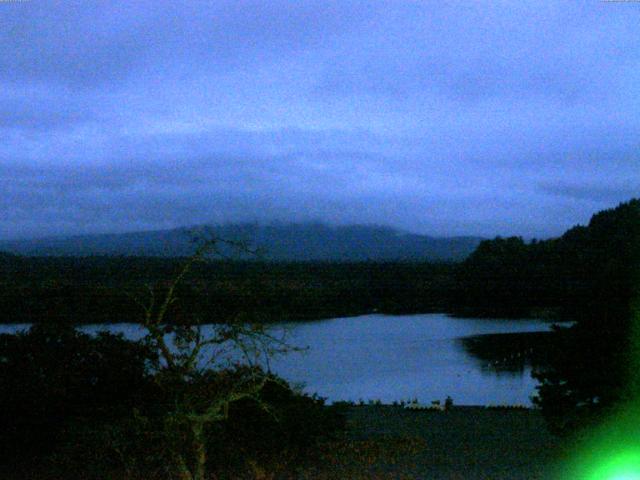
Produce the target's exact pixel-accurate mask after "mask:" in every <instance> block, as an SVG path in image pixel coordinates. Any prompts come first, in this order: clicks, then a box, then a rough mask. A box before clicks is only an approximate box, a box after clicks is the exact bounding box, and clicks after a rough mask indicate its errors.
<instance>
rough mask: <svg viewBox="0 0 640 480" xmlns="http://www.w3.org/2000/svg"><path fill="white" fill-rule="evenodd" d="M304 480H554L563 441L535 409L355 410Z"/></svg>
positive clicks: (306, 470) (367, 407) (365, 408)
mask: <svg viewBox="0 0 640 480" xmlns="http://www.w3.org/2000/svg"><path fill="white" fill-rule="evenodd" d="M347 418H348V431H347V433H346V434H345V436H344V437H343V438H340V439H338V440H336V441H334V442H331V443H327V444H325V445H323V448H322V450H321V452H320V454H319V458H318V460H317V463H315V464H314V465H311V466H309V467H308V468H306V469H304V471H303V472H302V473H301V475H300V478H303V479H309V480H310V479H336V480H337V479H345V478H350V479H371V478H375V479H429V480H439V479H442V480H444V479H447V480H452V479H461V480H462V479H464V480H475V479H492V480H500V479H504V480H518V479H527V480H533V479H553V474H552V466H553V464H554V463H555V462H557V461H558V460H559V458H560V455H561V453H560V452H561V448H560V444H559V440H558V439H557V438H556V437H554V436H552V435H551V434H550V433H549V432H548V431H547V429H546V426H545V423H544V421H543V419H542V416H541V415H540V412H539V411H537V410H532V409H518V410H516V409H513V410H512V409H487V408H484V407H453V409H451V410H450V411H447V412H439V411H408V410H405V409H403V408H401V407H395V406H369V405H367V406H355V407H351V408H350V409H349V410H348V412H347Z"/></svg>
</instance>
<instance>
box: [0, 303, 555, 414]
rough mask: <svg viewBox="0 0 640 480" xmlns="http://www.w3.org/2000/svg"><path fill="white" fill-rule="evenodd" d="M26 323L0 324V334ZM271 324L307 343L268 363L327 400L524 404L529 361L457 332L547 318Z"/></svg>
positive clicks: (512, 329)
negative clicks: (469, 346)
mask: <svg viewBox="0 0 640 480" xmlns="http://www.w3.org/2000/svg"><path fill="white" fill-rule="evenodd" d="M28 327H29V326H28V325H0V333H2V332H13V331H16V330H17V329H25V328H28ZM205 328H214V327H212V326H206V327H205ZM273 329H274V331H275V332H276V334H279V333H280V332H282V331H284V330H286V331H287V332H288V333H287V335H288V342H289V343H290V344H292V345H295V346H299V347H309V348H308V349H307V350H306V351H304V352H293V353H289V354H288V355H286V356H284V357H281V358H276V359H274V360H273V361H272V363H271V367H272V370H273V371H275V372H276V373H278V374H280V375H282V376H283V377H284V378H286V379H287V380H289V381H291V382H294V383H301V384H304V389H305V391H307V392H309V393H317V394H319V395H320V396H322V397H327V398H328V400H329V401H337V400H352V401H359V400H365V401H367V400H374V399H379V400H381V401H383V402H385V403H387V402H393V401H398V400H406V399H411V398H417V399H418V400H419V401H421V402H430V401H432V400H444V398H445V397H446V396H451V397H452V398H453V400H454V402H455V403H456V404H462V405H488V404H525V405H530V404H531V401H530V397H531V396H532V395H534V394H535V380H534V379H532V378H531V367H530V366H529V365H526V364H524V365H523V367H522V369H521V370H519V371H512V372H500V371H496V370H495V369H492V368H491V366H490V365H483V364H482V362H480V361H479V360H478V359H477V358H475V357H473V356H472V355H470V354H469V353H468V352H467V351H466V350H465V349H464V347H463V346H462V343H461V342H460V339H461V338H464V337H469V336H474V335H482V334H489V333H522V332H539V331H546V330H548V329H549V324H547V323H544V322H542V321H539V320H530V319H529V320H488V319H468V318H452V317H449V316H447V315H444V314H422V315H400V316H397V315H378V314H375V315H363V316H359V317H349V318H334V319H329V320H320V321H312V322H303V323H298V322H291V323H282V324H278V325H276V326H274V327H273ZM83 330H85V331H88V332H96V331H99V330H109V331H112V332H122V333H124V335H125V336H126V337H128V338H131V339H137V338H140V337H141V336H142V335H143V334H144V330H143V329H142V328H141V327H140V326H139V325H136V324H112V325H89V326H85V327H83Z"/></svg>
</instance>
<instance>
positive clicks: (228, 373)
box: [0, 324, 344, 479]
mask: <svg viewBox="0 0 640 480" xmlns="http://www.w3.org/2000/svg"><path fill="white" fill-rule="evenodd" d="M153 360H154V353H153V352H152V351H150V350H148V348H147V347H146V346H145V345H143V344H141V343H137V342H132V341H128V340H124V339H123V338H122V337H121V336H118V335H112V334H107V333H101V334H99V335H98V336H90V335H87V334H84V333H81V332H78V331H77V330H76V329H75V328H74V327H72V326H69V325H61V324H57V325H56V324H41V325H36V326H34V327H33V328H32V329H31V330H30V331H29V332H27V333H19V334H17V335H1V336H0V385H1V387H2V388H1V389H0V422H1V424H2V426H3V429H2V430H0V452H1V453H0V454H1V455H2V457H1V458H0V464H1V465H3V469H0V475H2V474H5V473H7V474H8V473H9V472H11V471H13V472H16V471H19V472H23V473H22V474H21V475H22V477H21V478H28V477H29V473H28V472H30V471H35V472H37V473H34V476H35V477H38V478H57V477H56V476H57V475H63V476H68V475H70V474H71V472H73V475H77V476H78V478H96V479H97V478H107V477H108V476H109V475H116V476H117V475H124V476H127V478H173V477H172V475H174V474H175V471H173V470H172V463H173V461H174V457H173V455H174V454H175V453H176V452H178V451H180V450H181V449H182V448H185V447H187V446H188V444H187V442H189V440H190V438H191V436H190V432H189V431H186V430H184V429H183V426H182V425H180V424H176V425H172V424H171V415H167V414H168V413H171V412H172V411H173V410H174V409H175V408H176V405H181V407H180V408H185V409H187V410H189V409H190V408H196V406H195V404H194V402H196V403H198V402H199V403H202V404H203V405H204V404H206V403H207V402H209V401H211V399H215V398H218V397H220V395H221V392H224V390H225V389H227V388H230V386H231V385H233V384H235V383H237V382H238V381H239V379H240V377H242V376H243V375H245V374H246V373H247V372H245V371H244V370H242V369H231V370H221V371H212V370H209V371H205V372H203V373H202V374H199V375H197V376H195V377H192V378H191V379H190V380H189V381H187V382H185V381H182V382H180V381H176V383H175V384H171V383H170V382H167V381H166V380H163V381H161V382H158V381H156V378H155V376H156V375H157V373H154V372H153V371H150V370H149V364H150V363H152V361H153ZM265 406H268V408H267V409H265ZM343 428H344V420H343V418H342V416H341V415H340V412H339V411H338V410H337V408H336V407H328V406H325V405H324V402H323V401H322V399H318V398H316V397H310V396H307V395H302V394H299V393H295V392H294V391H293V390H292V389H291V388H290V387H289V386H288V385H287V384H286V382H284V381H283V380H281V379H279V378H276V377H272V380H271V381H269V382H267V383H265V385H264V387H263V388H262V391H261V392H260V393H259V402H256V401H254V400H251V399H247V400H244V401H241V402H238V403H237V404H232V406H231V408H230V411H229V417H228V419H227V420H226V421H224V422H220V423H219V424H216V425H213V426H212V427H211V428H210V429H209V431H208V450H209V451H210V452H212V454H211V456H210V458H209V460H208V463H209V465H208V468H209V469H210V471H214V472H217V473H218V475H219V477H220V478H223V477H224V475H229V474H230V473H229V472H236V473H238V474H243V473H247V472H249V471H250V470H251V468H254V469H255V468H264V469H266V470H269V469H276V470H278V469H280V470H282V469H285V468H289V467H291V465H290V463H291V462H293V461H295V462H300V461H302V459H303V458H305V457H306V456H307V455H308V454H309V453H310V451H311V448H312V447H313V446H314V445H315V444H316V442H317V441H318V440H320V439H321V438H326V437H327V436H330V435H332V434H334V433H335V432H337V431H340V430H341V429H343Z"/></svg>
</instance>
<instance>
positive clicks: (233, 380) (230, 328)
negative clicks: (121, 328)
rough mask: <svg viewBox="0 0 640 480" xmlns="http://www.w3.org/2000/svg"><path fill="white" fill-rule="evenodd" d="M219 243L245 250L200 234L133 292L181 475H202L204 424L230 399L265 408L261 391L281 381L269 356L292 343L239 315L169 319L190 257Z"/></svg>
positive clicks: (185, 478) (225, 414) (216, 418)
mask: <svg viewBox="0 0 640 480" xmlns="http://www.w3.org/2000/svg"><path fill="white" fill-rule="evenodd" d="M221 243H222V244H224V245H225V246H227V247H229V246H230V247H233V248H236V249H239V250H242V251H243V252H245V253H246V252H247V251H248V250H247V249H246V247H245V246H244V245H242V244H239V243H235V242H229V241H221V240H219V239H215V238H211V237H210V238H207V239H206V240H204V241H201V242H200V245H199V246H198V247H197V249H196V252H195V253H194V255H193V256H191V257H190V258H189V259H188V260H187V261H186V262H185V263H184V265H183V266H182V268H181V270H180V271H179V272H178V274H177V275H176V276H175V278H174V279H172V280H171V281H170V282H169V283H168V284H166V285H165V286H164V288H152V287H149V289H148V292H149V294H148V297H147V299H146V300H140V299H137V302H138V304H139V305H140V306H141V308H142V309H143V311H144V319H143V325H144V327H145V328H146V329H147V332H148V333H147V335H146V336H145V337H144V339H143V343H144V344H145V345H146V346H147V347H148V348H149V349H150V350H151V351H153V352H155V353H156V354H157V355H156V356H155V357H154V360H155V361H154V364H153V371H154V379H155V382H156V384H157V386H158V388H159V395H160V396H161V398H162V403H163V408H164V411H163V412H162V413H161V416H162V422H163V426H164V431H165V432H167V435H168V437H170V438H168V439H167V440H169V441H168V442H167V445H168V448H169V449H170V452H169V454H170V456H171V457H172V459H173V462H174V466H175V468H176V470H177V473H178V475H179V477H180V479H181V480H204V479H205V477H206V467H207V458H208V452H207V444H208V437H209V434H210V430H211V427H212V426H213V425H216V424H219V423H220V422H223V421H225V420H227V419H228V418H229V409H230V406H231V405H232V404H234V403H238V402H241V401H244V400H251V401H253V402H254V403H255V404H256V405H257V406H259V407H260V408H261V409H262V410H263V411H265V412H270V411H271V408H270V406H269V405H268V404H267V403H266V402H265V401H263V399H262V398H261V395H260V394H261V392H262V391H263V389H264V388H265V386H266V385H267V383H270V382H271V383H278V382H281V381H280V380H278V379H277V378H276V377H275V376H273V375H271V374H270V373H269V359H270V358H272V357H273V356H274V355H280V354H284V353H287V352H289V351H291V350H294V348H293V347H291V346H290V345H288V344H287V343H286V341H285V339H284V338H283V337H279V338H277V337H275V336H274V335H272V334H270V333H269V332H268V331H267V330H266V329H265V328H264V327H263V326H262V325H260V324H257V323H251V322H247V321H246V320H245V319H243V318H238V319H236V321H234V322H231V323H224V324H216V325H208V326H206V327H203V321H202V319H200V318H182V319H181V322H180V323H175V322H172V321H171V319H170V318H168V317H169V316H170V311H171V307H172V305H173V304H175V303H176V302H177V301H178V296H177V291H178V289H179V287H180V285H181V283H182V282H184V280H185V278H186V277H187V276H188V274H189V272H190V271H191V269H192V267H193V266H194V264H195V263H197V262H202V261H207V259H208V258H209V257H210V256H211V255H212V254H220V251H219V250H218V246H219V244H221ZM208 323H210V322H208ZM287 388H288V387H287ZM176 439H181V441H179V442H176V441H175V440H176Z"/></svg>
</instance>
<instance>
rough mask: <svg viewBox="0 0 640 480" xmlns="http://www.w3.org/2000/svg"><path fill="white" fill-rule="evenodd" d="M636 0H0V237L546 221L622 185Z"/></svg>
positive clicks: (631, 134) (632, 192) (637, 160)
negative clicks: (195, 227) (283, 224)
mask: <svg viewBox="0 0 640 480" xmlns="http://www.w3.org/2000/svg"><path fill="white" fill-rule="evenodd" d="M639 24H640V3H633V2H617V3H614V2H601V1H587V2H568V3H563V2H537V1H536V2H525V1H518V2H499V1H496V2H494V1H492V2H439V1H433V2H427V1H425V2H417V1H416V2H400V1H389V2H382V1H377V2H357V1H353V0H345V1H342V2H337V1H328V0H323V1H317V2H309V1H301V0H296V1H290V2H279V1H269V2H265V1H255V2H250V1H228V2H227V1H207V2H204V1H203V2H197V1H189V2H186V1H185V2H182V1H160V0H154V1H135V2H131V1H126V2H118V1H113V0H109V1H98V0H93V1H90V2H89V1H87V2H74V1H64V2H54V1H52V2H47V1H43V0H31V1H23V2H0V139H1V141H0V186H1V188H2V192H3V193H2V195H1V196H0V211H2V212H4V213H3V214H2V218H1V221H0V238H20V237H30V236H43V235H53V234H70V233H93V232H121V231H130V230H138V229H157V228H167V227H175V226H183V225H192V224H196V223H203V222H224V221H260V222H269V221H272V220H284V221H287V220H293V221H299V220H324V221H327V222H332V223H341V224H342V223H379V224H387V225H391V226H395V227H399V228H402V229H406V230H410V231H414V232H421V233H427V234H431V235H461V234H468V235H484V236H493V235H497V234H501V235H524V236H527V237H532V236H535V237H547V236H551V235H557V234H560V233H562V232H563V231H564V230H565V229H567V228H569V227H571V226H573V225H575V224H576V223H584V222H586V221H588V219H589V217H590V215H591V214H592V213H594V212H596V211H598V210H600V209H603V208H609V207H613V206H615V205H616V204H617V203H618V202H620V201H624V200H628V199H629V198H631V197H633V196H640V150H639V148H638V147H639V146H640V135H639V134H640V88H639V86H640V28H638V25H639Z"/></svg>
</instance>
